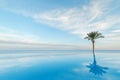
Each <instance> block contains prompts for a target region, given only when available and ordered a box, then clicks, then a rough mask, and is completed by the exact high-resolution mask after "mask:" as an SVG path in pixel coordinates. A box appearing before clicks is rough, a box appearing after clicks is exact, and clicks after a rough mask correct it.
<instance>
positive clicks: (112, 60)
mask: <svg viewBox="0 0 120 80" xmlns="http://www.w3.org/2000/svg"><path fill="white" fill-rule="evenodd" d="M95 58H96V59H95V61H96V62H95V61H94V58H93V56H92V53H91V51H74V50H73V51H71V50H69V51H60V50H59V51H57V50H56V51H39V50H38V51H37V50H36V51H24V50H22V51H19V50H16V51H8V50H7V51H0V80H120V76H119V75H120V67H119V66H120V62H119V61H120V51H96V56H95Z"/></svg>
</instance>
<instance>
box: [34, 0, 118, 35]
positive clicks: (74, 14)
mask: <svg viewBox="0 0 120 80" xmlns="http://www.w3.org/2000/svg"><path fill="white" fill-rule="evenodd" d="M109 3H110V0H106V1H104V0H100V1H99V0H91V2H90V3H89V4H87V5H83V7H82V8H79V7H76V8H69V9H56V10H52V11H49V12H45V13H42V14H41V13H40V14H38V13H36V14H35V15H33V16H32V17H33V19H35V20H36V21H37V22H40V23H44V24H48V25H50V26H52V27H55V28H58V29H62V30H66V31H68V32H70V33H72V34H77V35H79V36H84V35H85V34H86V33H87V32H90V31H94V30H98V31H104V30H106V29H108V28H111V27H113V26H114V25H115V24H117V23H119V22H120V19H117V20H116V18H117V17H118V16H116V15H109V14H108V12H109V11H110V9H109Z"/></svg>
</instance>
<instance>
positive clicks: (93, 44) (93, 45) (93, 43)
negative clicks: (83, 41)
mask: <svg viewBox="0 0 120 80" xmlns="http://www.w3.org/2000/svg"><path fill="white" fill-rule="evenodd" d="M92 47H93V58H94V60H95V42H94V40H93V41H92Z"/></svg>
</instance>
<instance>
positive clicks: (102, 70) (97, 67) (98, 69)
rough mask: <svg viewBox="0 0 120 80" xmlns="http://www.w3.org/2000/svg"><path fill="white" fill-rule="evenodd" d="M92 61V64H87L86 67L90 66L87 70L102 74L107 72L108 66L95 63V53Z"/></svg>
mask: <svg viewBox="0 0 120 80" xmlns="http://www.w3.org/2000/svg"><path fill="white" fill-rule="evenodd" d="M93 58H94V61H93V63H92V64H89V65H87V68H90V70H89V72H92V73H93V74H95V75H103V73H107V72H106V70H107V69H108V67H103V66H100V65H98V64H97V62H96V58H95V55H93Z"/></svg>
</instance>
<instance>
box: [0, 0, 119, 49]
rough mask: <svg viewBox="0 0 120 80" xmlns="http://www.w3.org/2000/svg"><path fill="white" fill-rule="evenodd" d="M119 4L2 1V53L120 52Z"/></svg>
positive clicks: (105, 1)
mask: <svg viewBox="0 0 120 80" xmlns="http://www.w3.org/2000/svg"><path fill="white" fill-rule="evenodd" d="M119 4H120V1H119V0H63V1H61V0H0V49H33V50H34V49H40V50H44V49H45V50H46V49H50V50H51V49H55V50H56V49H70V50H71V49H91V42H90V41H87V40H84V37H85V35H86V33H88V32H91V31H100V32H101V33H103V35H104V36H105V38H104V39H99V40H97V41H96V49H109V50H120V42H119V41H120V15H119V14H120V10H119V9H120V5H119Z"/></svg>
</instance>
